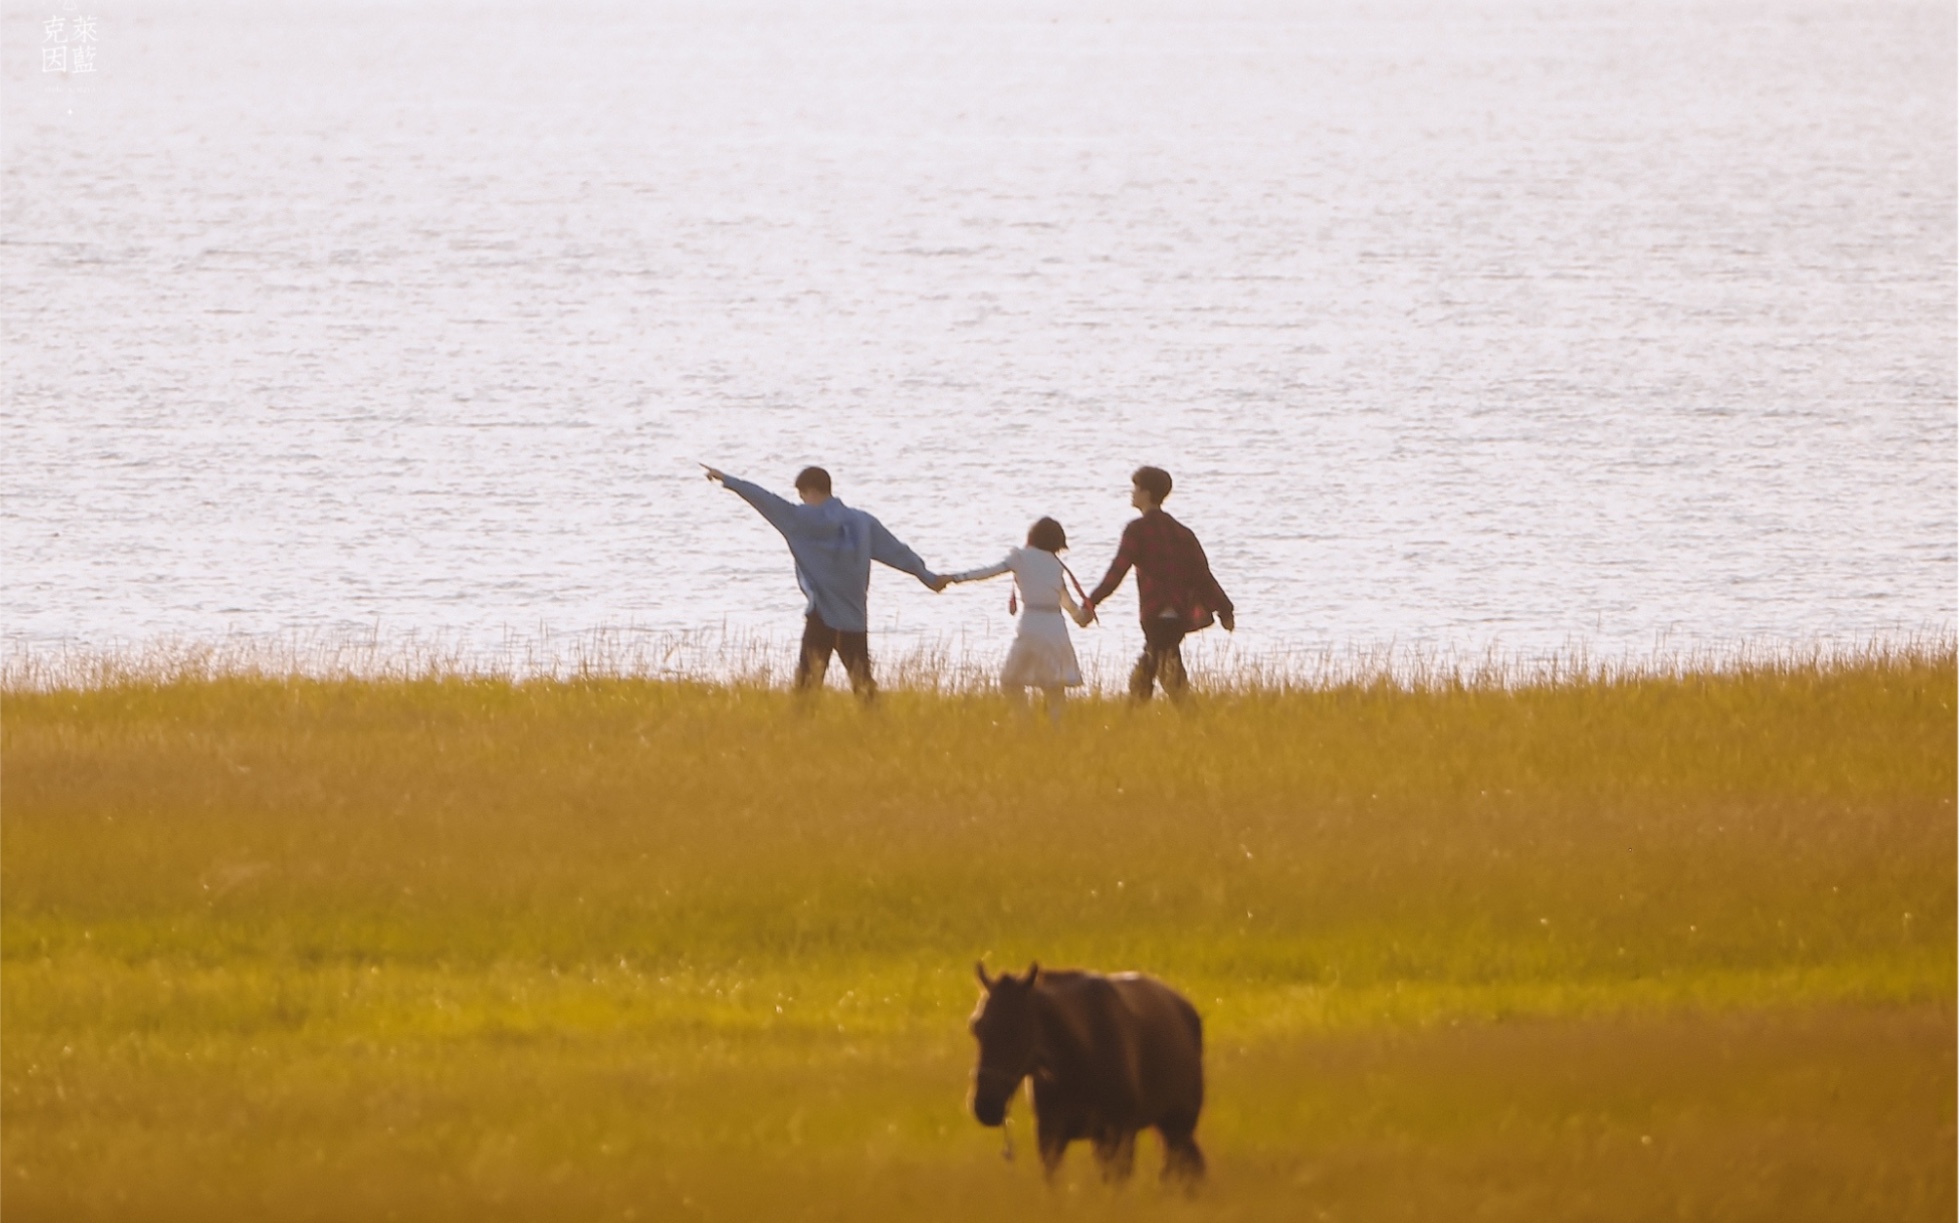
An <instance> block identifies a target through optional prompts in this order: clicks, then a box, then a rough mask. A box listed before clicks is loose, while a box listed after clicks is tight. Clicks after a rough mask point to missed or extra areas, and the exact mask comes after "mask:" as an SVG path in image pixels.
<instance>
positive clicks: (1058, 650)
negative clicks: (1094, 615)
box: [947, 518, 1088, 722]
mask: <svg viewBox="0 0 1959 1223" xmlns="http://www.w3.org/2000/svg"><path fill="white" fill-rule="evenodd" d="M1067 546H1068V536H1067V534H1066V533H1065V532H1063V531H1062V529H1061V524H1060V523H1058V522H1056V521H1055V520H1054V519H1052V518H1043V519H1041V520H1040V521H1039V522H1037V523H1035V524H1034V525H1033V526H1032V527H1031V528H1029V529H1028V532H1027V546H1026V547H1024V548H1015V549H1014V550H1013V551H1011V552H1009V553H1007V559H1005V560H1003V561H1001V562H1000V563H999V564H997V565H988V566H986V567H985V568H984V569H969V570H967V571H966V572H965V573H955V574H953V575H951V577H950V578H948V579H947V580H948V581H953V582H979V581H984V580H985V579H987V578H994V577H999V576H1000V575H1001V574H1003V573H1011V574H1013V575H1014V586H1015V587H1016V592H1015V595H1009V596H1008V598H1007V610H1008V611H1009V612H1012V611H1013V610H1014V604H1015V603H1016V601H1018V602H1022V603H1025V604H1026V607H1025V609H1024V610H1022V611H1021V613H1020V630H1019V631H1018V632H1016V633H1015V634H1014V642H1013V645H1012V646H1011V647H1010V648H1009V649H1008V650H1007V661H1006V663H1005V664H1004V665H1002V666H1001V668H1000V691H1001V692H1003V693H1005V694H1006V697H1007V699H1008V700H1009V701H1011V702H1013V703H1014V704H1015V705H1018V706H1020V707H1022V708H1025V707H1026V704H1027V689H1029V688H1039V689H1040V690H1041V692H1042V693H1043V694H1044V695H1045V696H1046V697H1047V706H1048V716H1049V717H1051V718H1053V719H1054V720H1055V721H1057V722H1058V721H1060V720H1061V704H1062V701H1063V700H1064V699H1065V696H1066V692H1067V689H1069V688H1079V687H1081V682H1082V669H1081V665H1080V664H1079V663H1077V662H1076V661H1075V646H1074V643H1073V642H1071V641H1069V640H1068V624H1067V621H1065V620H1063V619H1062V618H1061V616H1062V613H1063V612H1066V613H1067V614H1068V615H1069V616H1071V617H1073V618H1074V621H1075V623H1077V624H1080V625H1083V626H1084V627H1086V625H1087V623H1088V622H1087V620H1085V619H1084V618H1083V615H1084V613H1083V612H1082V608H1081V604H1080V603H1078V602H1076V600H1075V599H1074V598H1073V597H1071V596H1070V595H1069V593H1068V585H1067V583H1068V582H1069V581H1071V580H1073V578H1074V576H1075V575H1074V574H1073V573H1070V572H1069V571H1068V566H1066V565H1064V564H1062V563H1061V557H1060V555H1059V553H1060V552H1062V551H1063V550H1064V549H1065V548H1067ZM1075 591H1076V593H1077V594H1080V592H1081V583H1079V582H1076V583H1075ZM1016 595H1017V596H1018V598H1017V599H1016ZM1083 598H1084V599H1085V598H1086V596H1083Z"/></svg>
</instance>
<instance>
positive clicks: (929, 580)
mask: <svg viewBox="0 0 1959 1223" xmlns="http://www.w3.org/2000/svg"><path fill="white" fill-rule="evenodd" d="M703 466H705V464H703ZM707 478H708V479H710V480H713V481H715V482H717V483H719V484H720V485H721V486H722V487H723V488H725V489H727V490H728V491H729V492H731V493H734V494H735V495H736V496H738V497H740V498H741V499H742V500H743V501H746V502H748V504H750V505H752V506H754V507H755V510H756V512H757V513H759V514H761V515H762V517H764V518H766V519H768V520H769V525H770V526H772V527H774V528H775V529H776V530H778V531H780V532H782V537H783V539H785V540H787V541H788V542H789V555H790V556H791V557H793V558H795V561H796V585H798V586H800V587H802V589H803V594H805V595H807V596H808V597H809V607H808V609H807V611H806V612H805V615H804V620H803V648H802V653H801V655H800V656H799V657H798V658H797V659H796V691H797V692H813V691H814V690H815V689H817V688H818V687H820V686H821V685H822V683H823V675H824V673H825V672H826V671H828V670H829V669H830V655H831V654H832V653H835V654H836V655H837V656H838V657H839V658H841V659H843V666H844V670H845V671H846V672H848V673H849V675H850V690H851V691H852V692H855V693H856V694H857V696H858V697H859V699H861V700H862V701H863V702H864V703H865V704H867V705H868V704H870V703H871V701H872V700H873V699H874V698H875V697H876V696H877V683H876V682H875V681H874V680H872V678H871V650H870V637H869V631H870V612H869V610H868V608H867V604H868V602H869V596H870V587H871V562H872V561H877V562H879V563H881V564H885V565H889V566H891V567H892V568H893V569H898V570H902V571H903V572H905V573H909V574H911V575H912V576H913V577H915V578H917V579H918V580H919V581H920V582H922V583H924V584H925V585H927V586H929V587H931V588H932V589H933V590H934V591H940V590H944V589H945V588H946V579H944V578H942V577H940V576H939V575H938V574H936V573H933V572H932V571H931V570H930V569H928V568H927V567H926V565H925V562H924V561H922V560H920V559H918V553H916V552H913V551H912V550H911V549H910V548H907V547H906V546H905V545H904V544H902V543H899V542H898V539H897V537H896V536H894V535H892V534H891V532H890V531H887V530H885V528H884V524H883V523H881V522H879V521H878V520H877V519H875V518H873V517H871V516H870V515H869V514H866V513H865V512H864V511H863V510H853V509H851V508H850V507H849V506H847V505H845V504H844V503H843V502H841V501H839V500H838V499H837V498H836V497H834V496H832V495H831V494H830V473H829V472H827V471H824V470H823V469H822V468H821V467H805V468H803V470H802V471H801V472H800V473H799V474H798V475H797V476H796V494H797V496H798V497H800V498H801V499H802V504H800V505H798V504H795V503H793V502H790V501H785V500H783V499H782V498H781V497H778V496H776V495H775V494H774V493H772V492H770V491H769V490H767V489H765V488H763V487H762V486H761V485H759V484H751V483H749V482H748V481H747V480H738V479H736V478H735V477H733V476H731V475H728V474H727V473H726V472H723V471H720V470H718V469H716V468H713V467H708V468H707Z"/></svg>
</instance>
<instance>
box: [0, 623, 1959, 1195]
mask: <svg viewBox="0 0 1959 1223" xmlns="http://www.w3.org/2000/svg"><path fill="white" fill-rule="evenodd" d="M1954 688H1955V671H1954V659H1953V655H1952V651H1951V650H1950V649H1949V648H1939V649H1934V650H1929V651H1907V652H1900V653H1895V654H1891V655H1881V654H1880V655H1874V656H1872V657H1869V658H1866V659H1862V660H1856V661H1849V662H1836V663H1828V662H1823V663H1814V664H1794V663H1785V664H1780V665H1763V666H1759V667H1755V668H1752V669H1747V670H1742V671H1738V672H1732V673H1710V674H1699V675H1685V676H1672V677H1650V678H1641V677H1637V676H1620V677H1616V678H1604V679H1601V678H1597V677H1593V678H1591V679H1578V680H1574V681H1570V682H1565V683H1560V684H1547V685H1541V686H1534V687H1521V688H1506V687H1503V686H1501V685H1497V684H1482V685H1479V684H1437V685H1435V686H1433V687H1430V688H1427V689H1424V690H1419V691H1410V690H1407V689H1405V688H1402V687H1397V686H1395V685H1392V684H1388V683H1385V682H1383V683H1375V684H1352V685H1346V686H1341V687H1335V688H1330V689H1327V690H1322V691H1278V690H1263V691H1261V690H1258V689H1248V690H1244V691H1239V692H1235V693H1219V694H1215V695H1213V696H1212V697H1210V698H1209V699H1207V700H1205V701H1204V702H1203V703H1202V704H1201V706H1200V707H1199V708H1198V710H1197V711H1196V712H1195V713H1193V714H1189V715H1181V716H1180V715H1178V714H1175V713H1173V712H1171V711H1170V710H1168V709H1166V708H1158V709H1149V710H1144V711H1140V712H1132V711H1130V710H1128V709H1127V708H1125V707H1123V706H1120V705H1116V704H1112V703H1101V702H1084V703H1081V704H1078V705H1077V706H1075V707H1074V708H1072V709H1071V710H1070V716H1069V720H1068V722H1067V723H1066V724H1065V725H1064V726H1062V727H1061V728H1060V729H1059V730H1058V731H1053V730H1050V729H1049V728H1048V727H1046V726H1045V725H1040V724H1035V723H1023V722H1020V721H1017V720H1015V719H1013V718H1012V717H1010V716H1009V715H1008V714H1007V711H1006V709H1005V707H1004V706H1002V705H1000V704H999V703H998V702H996V701H994V700H990V699H985V698H981V697H976V696H958V695H932V694H927V693H920V692H897V693H893V694H890V698H889V699H888V700H887V701H886V703H885V704H884V706H883V707H882V708H881V709H879V710H877V711H875V712H874V713H871V714H869V715H865V714H863V713H861V712H860V711H859V710H858V709H856V708H855V707H854V706H852V705H851V704H849V703H848V702H847V701H845V700H843V699H841V698H834V697H833V698H831V699H829V700H827V701H825V702H824V703H822V704H821V706H820V707H819V708H818V709H817V710H816V711H815V712H814V713H812V714H808V715H803V714H799V713H797V712H796V711H795V709H794V708H792V706H791V704H790V701H789V699H788V698H787V697H786V696H785V695H783V694H780V693H777V692H771V691H767V690H764V689H759V688H749V687H741V686H736V687H715V686H709V685H690V684H674V683H658V682H651V681H639V680H606V679H596V680H590V681H584V682H537V683H527V684H515V683H508V682H491V681H480V680H467V679H460V678H431V679H427V680H420V681H417V680H389V681H385V682H383V681H358V680H344V681H333V682H328V681H317V680H291V681H286V680H277V679H265V678H247V677H235V678H225V677H216V678H201V679H178V680H168V681H161V680H160V681H154V682H145V681H143V680H141V679H140V678H125V679H122V680H119V681H118V682H115V683H112V684H107V685H104V686H99V687H91V688H88V689H85V690H56V691H47V692H31V691H16V692H13V693H10V694H7V695H6V699H5V710H4V713H5V718H4V743H0V752H3V755H0V760H3V761H4V778H3V779H0V780H4V792H3V794H0V797H4V826H3V828H0V831H3V832H4V841H3V842H0V954H3V955H4V959H3V960H0V1024H3V1025H4V1041H0V1148H3V1149H0V1193H4V1195H5V1196H4V1204H5V1206H6V1209H7V1210H8V1212H9V1213H10V1215H18V1216H19V1217H21V1218H71V1217H72V1218H159V1219H161V1218H185V1219H190V1218H197V1219H211V1218H219V1217H281V1218H288V1217H290V1218H322V1219H342V1218H346V1219H351V1218H385V1217H387V1216H388V1214H389V1213H390V1212H391V1211H392V1212H394V1213H395V1214H396V1215H397V1216H398V1217H400V1218H403V1219H432V1218H447V1217H455V1218H470V1219H479V1218H490V1217H510V1218H537V1217H545V1216H550V1217H567V1218H602V1217H603V1218H624V1217H636V1218H642V1219H645V1218H665V1217H683V1216H688V1215H702V1216H705V1217H718V1218H740V1217H759V1216H761V1215H764V1214H766V1215H767V1216H769V1217H772V1218H773V1217H787V1218H796V1217H810V1218H861V1217H877V1216H889V1217H899V1218H915V1217H947V1218H953V1217H964V1216H966V1215H971V1216H992V1215H996V1214H999V1213H1000V1212H1002V1211H1008V1212H1020V1213H1033V1214H1041V1213H1044V1212H1061V1213H1070V1214H1076V1213H1080V1214H1087V1215H1091V1216H1099V1215H1102V1214H1110V1215H1116V1214H1120V1215H1122V1216H1124V1217H1129V1216H1131V1215H1135V1214H1139V1213H1140V1214H1156V1213H1162V1214H1166V1215H1172V1216H1176V1217H1179V1218H1183V1217H1192V1218H1197V1217H1203V1218H1307V1219H1311V1218H1314V1217H1317V1216H1318V1215H1320V1214H1324V1215H1325V1216H1326V1217H1328V1218H1337V1219H1349V1218H1409V1219H1415V1218H1424V1219H1427V1218H1440V1217H1452V1218H1453V1217H1462V1218H1490V1219H1511V1218H1514V1219H1534V1220H1535V1219H1542V1218H1546V1217H1559V1218H1581V1217H1582V1218H1626V1219H1634V1218H1653V1217H1682V1218H1708V1219H1714V1218H1723V1219H1726V1218H1761V1219H1772V1218H1773V1219H1791V1218H1805V1217H1808V1218H1819V1219H1821V1218H1828V1219H1843V1218H1885V1219H1905V1218H1940V1219H1946V1218H1950V1217H1951V1216H1952V1213H1953V1210H1954V1188H1953V1183H1954V1177H1953V1162H1952V1157H1951V1152H1952V1147H1953V1141H1954V1118H1953V1098H1954V1085H1955V1084H1954V1070H1953V1037H1954V1026H1953V1019H1954V1011H1953V1002H1954V988H1955V984H1954V977H1955V974H1954V953H1955V926H1954V921H1955V918H1954V858H1955V837H1954V816H1953V806H1952V802H1953V795H1954V784H1955V769H1954V756H1955V748H1954V744H1955V727H1956V724H1955V717H1954ZM980 955H985V956H986V957H987V958H988V960H989V962H990V963H992V964H993V965H995V966H1019V965H1024V964H1025V963H1026V962H1027V961H1028V960H1030V959H1035V958H1038V959H1040V960H1041V961H1042V962H1043V963H1048V964H1054V965H1057V966H1058V965H1062V964H1076V965H1085V966H1089V967H1096V968H1103V969H1111V970H1113V969H1117V968H1142V969H1146V970H1149V971H1151V972H1154V973H1156V974H1158V975H1159V976H1162V977H1164V978H1165V979H1167V980H1169V981H1171V982H1172V983H1174V984H1176V985H1178V986H1180V987H1181V988H1183V989H1184V990H1185V992H1186V993H1187V994H1189V996H1190V997H1191V998H1192V999H1193V1000H1194V1001H1195V1002H1196V1003H1197V1004H1198V1006H1199V1008H1200V1009H1201V1010H1202V1011H1203V1012H1204V1014H1205V1017H1206V1022H1207V1033H1208V1037H1209V1063H1210V1068H1211V1072H1212V1080H1213V1081H1212V1097H1211V1103H1210V1105H1209V1108H1208V1110H1207V1114H1206V1117H1205V1120H1204V1122H1203V1125H1202V1126H1201V1127H1200V1130H1199V1137H1200V1140H1201V1141H1203V1142H1204V1144H1205V1146H1206V1148H1207V1151H1208V1153H1209V1154H1210V1156H1211V1159H1212V1164H1213V1173H1214V1174H1213V1177H1212V1180H1211V1183H1210V1184H1209V1186H1208V1187H1207V1188H1206V1189H1205V1190H1204V1191H1203V1193H1202V1194H1200V1195H1199V1196H1198V1197H1197V1198H1196V1199H1194V1200H1191V1201H1185V1200H1183V1199H1181V1198H1179V1197H1175V1196H1166V1195H1164V1194H1162V1193H1161V1192H1160V1191H1158V1190H1157V1188H1156V1187H1155V1186H1154V1184H1152V1183H1149V1182H1148V1181H1147V1179H1145V1180H1144V1181H1142V1182H1139V1183H1138V1184H1137V1185H1135V1186H1132V1187H1130V1188H1129V1189H1128V1190H1126V1191H1124V1192H1122V1193H1119V1194H1112V1193H1111V1192H1110V1191H1108V1190H1106V1189H1104V1188H1103V1187H1101V1186H1100V1185H1098V1184H1097V1183H1095V1180H1094V1177H1093V1174H1092V1171H1091V1170H1090V1168H1089V1167H1088V1163H1087V1160H1086V1158H1085V1153H1080V1152H1078V1153H1077V1154H1076V1155H1075V1156H1074V1157H1073V1158H1072V1159H1071V1164H1070V1168H1069V1170H1068V1172H1067V1174H1066V1176H1065V1177H1064V1180H1063V1183H1062V1184H1061V1185H1060V1186H1059V1187H1058V1188H1056V1189H1054V1190H1052V1191H1050V1190H1047V1189H1045V1188H1043V1187H1042V1186H1041V1184H1040V1178H1039V1175H1038V1173H1037V1172H1036V1170H1035V1168H1034V1166H1033V1162H1032V1161H1031V1160H1030V1159H1028V1158H1025V1157H1023V1158H1022V1159H1020V1160H1018V1161H1016V1162H1014V1163H1013V1164H1006V1163H1003V1162H1002V1161H1001V1160H1000V1158H999V1136H998V1135H997V1133H995V1132H991V1131H985V1130H982V1129H980V1127H978V1126H977V1125H976V1124H975V1123H973V1122H972V1121H971V1119H970V1117H969V1116H967V1115H965V1114H964V1112H963V1104H964V1090H965V1079H966V1074H967V1071H968V1069H969V1067H970V1062H971V1057H972V1049H971V1040H970V1038H969V1037H967V1036H966V1035H965V1032H964V1018H965V1015H966V1013H967V1012H968V1011H969V1010H970V1009H971V1007H972V1004H973V1000H974V995H975V988H976V987H975V986H974V984H973V981H972V976H971V964H972V961H973V959H974V958H975V957H977V956H980ZM1016 1111H1019V1112H1024V1106H1017V1110H1016ZM1016 1128H1017V1129H1018V1131H1019V1137H1020V1138H1021V1140H1022V1143H1023V1146H1025V1145H1029V1144H1028V1141H1027V1140H1028V1138H1029V1132H1028V1122H1027V1119H1026V1118H1025V1117H1022V1118H1021V1120H1020V1121H1019V1122H1018V1123H1017V1127H1016ZM1142 1162H1143V1168H1144V1172H1145V1175H1146V1177H1147V1175H1148V1174H1150V1173H1151V1172H1152V1171H1153V1168H1154V1162H1155V1161H1154V1158H1153V1156H1151V1155H1146V1156H1145V1158H1144V1160H1143V1161H1142ZM629 1212H630V1213H629Z"/></svg>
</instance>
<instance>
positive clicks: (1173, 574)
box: [1088, 509, 1233, 632]
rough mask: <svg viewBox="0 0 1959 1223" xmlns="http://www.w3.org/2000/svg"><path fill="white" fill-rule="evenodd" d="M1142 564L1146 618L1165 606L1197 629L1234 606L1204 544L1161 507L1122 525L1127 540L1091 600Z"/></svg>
mask: <svg viewBox="0 0 1959 1223" xmlns="http://www.w3.org/2000/svg"><path fill="white" fill-rule="evenodd" d="M1131 566H1134V567H1135V569H1136V600H1137V602H1138V603H1139V604H1140V605H1141V608H1142V613H1143V619H1144V621H1145V622H1147V621H1150V620H1154V619H1156V618H1157V617H1159V616H1161V615H1163V613H1164V612H1166V611H1167V612H1172V613H1174V614H1175V615H1177V616H1179V617H1181V618H1182V619H1183V622H1184V624H1185V626H1186V627H1187V628H1188V629H1190V631H1192V632H1195V631H1196V630H1198V629H1201V628H1207V627H1209V625H1210V623H1211V618H1212V613H1214V612H1231V611H1232V610H1233V609H1232V606H1231V600H1230V598H1229V597H1227V596H1226V595H1225V593H1224V590H1223V588H1222V587H1220V586H1219V585H1218V580H1217V579H1216V578H1214V577H1212V576H1211V562H1210V561H1209V560H1208V559H1206V558H1205V556H1204V545H1202V544H1200V543H1198V542H1197V536H1196V535H1194V534H1193V533H1192V532H1191V529H1190V528H1189V527H1187V526H1185V525H1184V524H1183V523H1181V522H1178V521H1177V520H1176V519H1174V518H1172V517H1170V515H1168V514H1166V513H1164V512H1163V511H1162V510H1160V509H1156V510H1150V511H1149V512H1148V513H1146V514H1144V515H1143V516H1142V517H1141V518H1137V519H1134V520H1133V521H1131V522H1130V524H1129V525H1128V526H1126V527H1124V528H1123V529H1122V546H1121V547H1119V548H1117V549H1116V559H1115V560H1114V561H1113V562H1112V563H1111V564H1110V565H1109V572H1108V575H1107V576H1106V577H1104V578H1103V579H1102V584H1101V585H1099V586H1097V587H1096V588H1095V589H1094V590H1092V591H1090V592H1089V595H1088V602H1089V604H1090V606H1095V605H1098V604H1100V603H1101V602H1102V600H1104V599H1106V598H1108V597H1109V596H1110V595H1112V594H1114V593H1115V591H1116V587H1118V586H1120V585H1122V579H1123V578H1125V577H1127V576H1128V575H1129V570H1130V567H1131Z"/></svg>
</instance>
